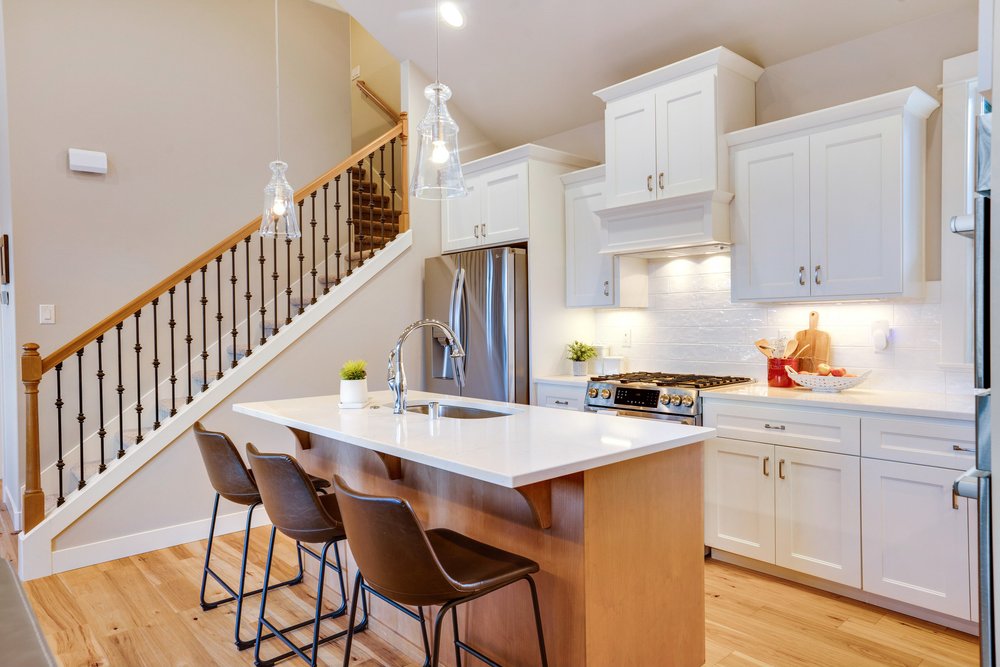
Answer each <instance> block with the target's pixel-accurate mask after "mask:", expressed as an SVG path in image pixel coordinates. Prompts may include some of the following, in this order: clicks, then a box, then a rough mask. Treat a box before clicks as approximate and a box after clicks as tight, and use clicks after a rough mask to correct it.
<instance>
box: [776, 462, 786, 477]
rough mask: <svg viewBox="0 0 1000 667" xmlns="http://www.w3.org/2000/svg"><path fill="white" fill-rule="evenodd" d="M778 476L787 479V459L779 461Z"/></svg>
mask: <svg viewBox="0 0 1000 667" xmlns="http://www.w3.org/2000/svg"><path fill="white" fill-rule="evenodd" d="M778 478H779V479H785V459H781V460H779V461H778Z"/></svg>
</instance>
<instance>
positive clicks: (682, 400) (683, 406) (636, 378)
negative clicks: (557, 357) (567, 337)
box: [584, 373, 753, 425]
mask: <svg viewBox="0 0 1000 667" xmlns="http://www.w3.org/2000/svg"><path fill="white" fill-rule="evenodd" d="M750 382H753V379H751V378H747V377H734V376H729V375H694V374H679V373H621V374H618V375H597V376H594V377H591V378H590V381H589V382H588V383H587V393H586V398H585V400H584V406H585V409H586V410H587V411H589V412H607V413H616V414H619V415H624V416H628V417H645V418H653V419H666V420H670V421H679V422H683V423H686V424H694V425H700V424H701V396H700V394H701V391H702V390H703V389H715V388H717V387H728V386H731V385H735V384H748V383H750Z"/></svg>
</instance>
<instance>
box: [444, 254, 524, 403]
mask: <svg viewBox="0 0 1000 667" xmlns="http://www.w3.org/2000/svg"><path fill="white" fill-rule="evenodd" d="M424 317H432V318H434V319H437V320H441V321H442V322H447V323H448V324H449V325H450V326H451V328H452V329H454V331H455V333H456V335H457V336H458V339H459V342H461V344H462V347H464V348H465V358H464V359H462V360H453V359H452V358H451V357H450V353H451V350H450V348H449V346H448V345H447V341H446V340H445V339H444V338H443V337H442V336H441V332H440V330H439V329H427V333H426V334H424V336H425V340H424V386H425V387H426V388H427V391H432V392H436V393H441V394H453V395H456V396H469V397H472V398H485V399H491V400H495V401H507V402H511V403H527V402H528V390H529V381H528V256H527V251H526V250H524V249H523V248H487V249H485V250H470V251H467V252H460V253H455V254H453V255H442V256H441V257H431V258H429V259H427V260H426V261H425V263H424ZM455 363H464V370H465V386H464V387H463V388H459V387H458V385H457V383H456V382H455V368H454V364H455Z"/></svg>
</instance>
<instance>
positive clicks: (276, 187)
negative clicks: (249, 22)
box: [260, 0, 302, 239]
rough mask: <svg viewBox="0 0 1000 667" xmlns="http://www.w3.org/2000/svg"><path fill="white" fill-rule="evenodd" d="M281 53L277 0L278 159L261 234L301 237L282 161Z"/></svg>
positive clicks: (266, 198) (266, 196)
mask: <svg viewBox="0 0 1000 667" xmlns="http://www.w3.org/2000/svg"><path fill="white" fill-rule="evenodd" d="M280 62H281V61H280V59H279V57H278V0H274V101H275V128H276V135H277V137H276V138H277V156H276V157H277V159H276V160H275V161H274V162H272V163H271V164H269V165H268V167H269V168H270V169H271V180H270V181H269V182H268V184H267V186H266V187H265V188H264V212H263V213H262V214H261V218H260V235H261V236H267V237H279V238H288V239H297V238H300V237H301V236H302V231H301V230H300V229H299V219H298V216H297V215H296V214H295V191H294V190H292V186H291V185H289V184H288V179H287V178H285V171H286V170H287V169H288V165H287V164H286V163H284V162H282V161H281V67H280Z"/></svg>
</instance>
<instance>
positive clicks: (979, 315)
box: [952, 113, 996, 667]
mask: <svg viewBox="0 0 1000 667" xmlns="http://www.w3.org/2000/svg"><path fill="white" fill-rule="evenodd" d="M976 125H977V128H976V129H977V133H976V134H977V136H976V144H977V150H976V197H975V214H974V215H973V216H972V220H969V221H963V220H960V219H953V221H952V231H954V232H956V233H958V234H962V235H963V236H970V237H972V238H973V239H975V315H974V318H973V319H974V322H973V331H974V340H973V358H974V366H975V380H976V388H977V389H979V390H980V392H979V394H978V395H977V396H976V465H975V467H974V468H970V469H969V470H967V471H966V472H965V473H964V474H963V475H962V476H961V477H959V478H958V479H957V480H955V485H954V493H955V494H956V495H959V496H963V497H965V498H971V499H975V500H978V501H979V517H978V526H979V530H978V533H979V573H978V574H979V647H980V648H979V656H980V657H979V661H980V665H983V667H993V665H995V664H996V646H995V640H994V636H993V631H994V625H993V527H992V523H993V519H992V507H991V503H992V488H991V485H992V472H993V458H992V446H991V445H992V442H991V436H990V401H991V396H990V392H991V389H990V227H991V222H990V194H991V188H990V141H991V138H990V135H991V134H992V132H991V125H992V121H991V114H989V113H984V114H982V115H981V116H979V117H978V119H977V123H976Z"/></svg>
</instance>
